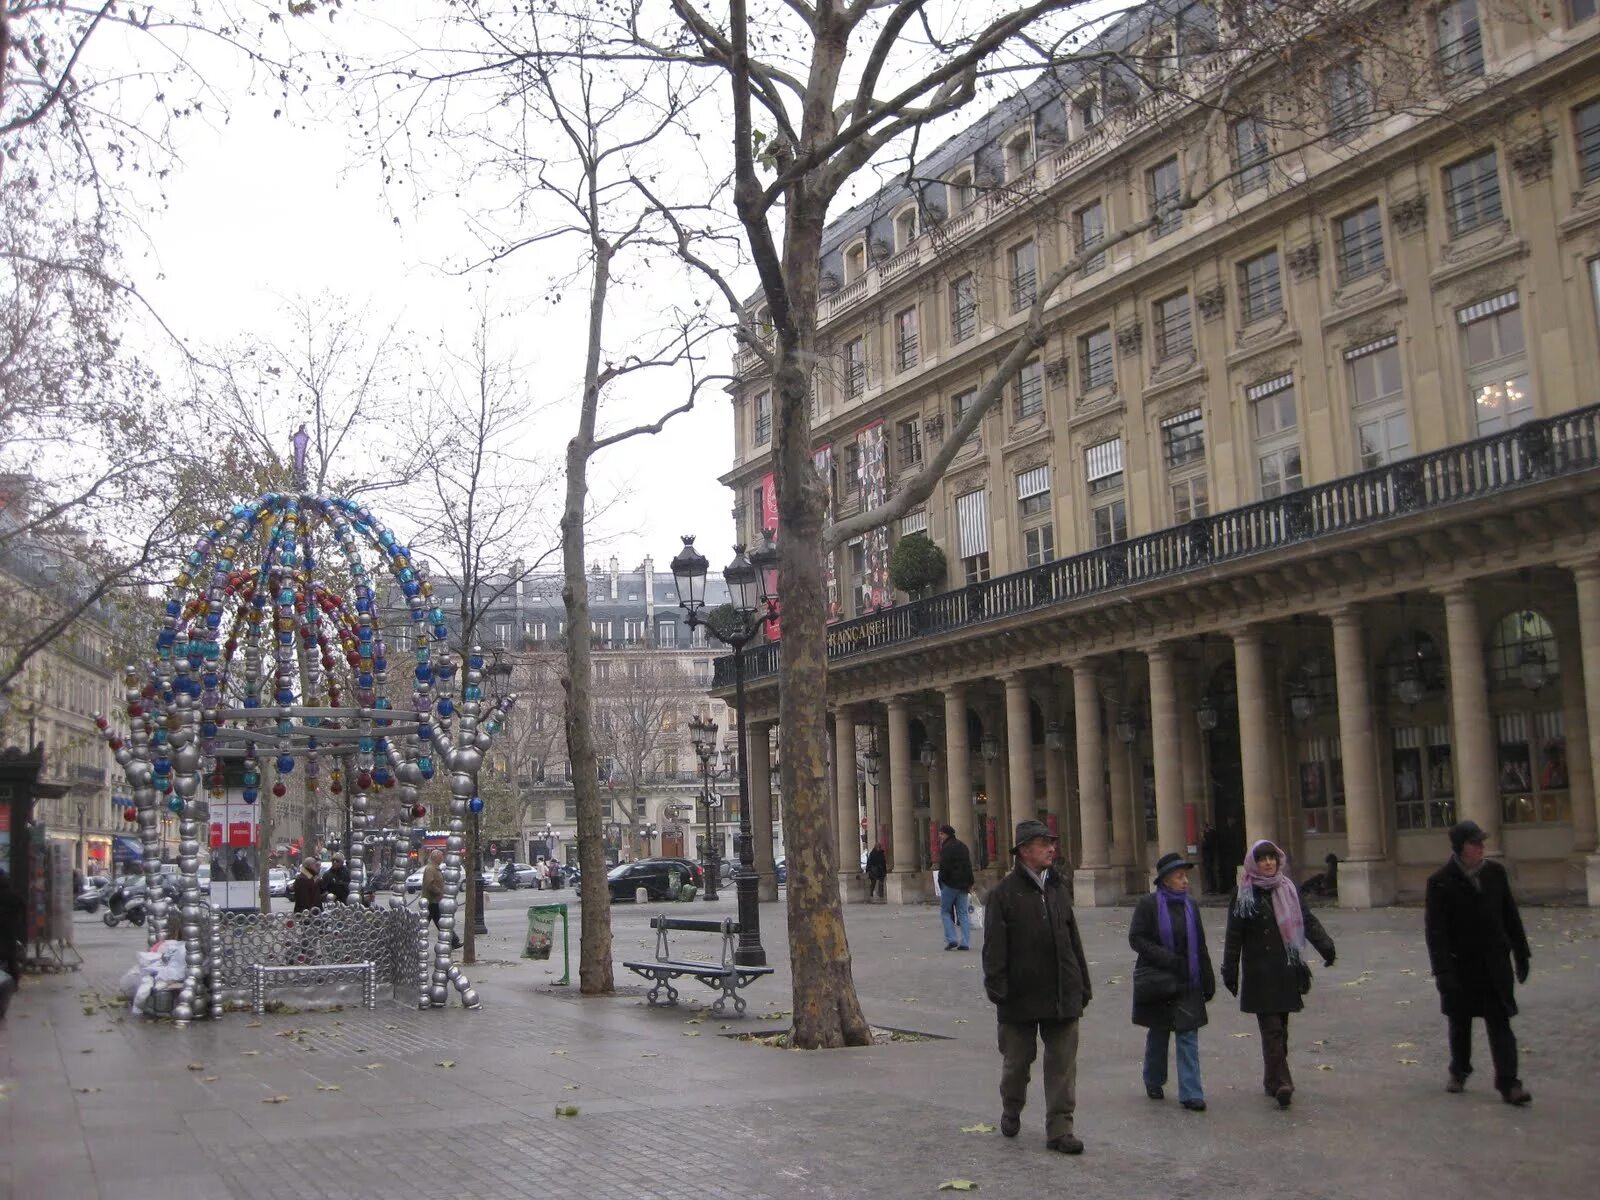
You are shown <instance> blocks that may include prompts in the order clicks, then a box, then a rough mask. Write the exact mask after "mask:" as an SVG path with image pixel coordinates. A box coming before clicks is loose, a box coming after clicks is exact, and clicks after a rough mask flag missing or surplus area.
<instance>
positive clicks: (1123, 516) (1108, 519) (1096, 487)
mask: <svg viewBox="0 0 1600 1200" xmlns="http://www.w3.org/2000/svg"><path fill="white" fill-rule="evenodd" d="M1084 466H1085V472H1084V477H1085V479H1086V480H1087V481H1088V485H1089V499H1090V503H1091V505H1092V506H1093V509H1092V513H1091V521H1092V523H1093V536H1094V544H1095V545H1096V546H1109V545H1111V544H1112V543H1113V542H1120V541H1125V540H1126V539H1127V536H1128V509H1127V502H1126V500H1125V499H1124V498H1123V495H1122V439H1121V438H1111V439H1110V440H1109V441H1104V442H1097V443H1096V444H1095V445H1093V446H1090V447H1089V448H1088V449H1087V450H1085V451H1084Z"/></svg>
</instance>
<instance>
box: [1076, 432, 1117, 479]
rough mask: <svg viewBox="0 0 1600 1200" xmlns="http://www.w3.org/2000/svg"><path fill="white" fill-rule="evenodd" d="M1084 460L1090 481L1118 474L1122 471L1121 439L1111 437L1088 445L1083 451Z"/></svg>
mask: <svg viewBox="0 0 1600 1200" xmlns="http://www.w3.org/2000/svg"><path fill="white" fill-rule="evenodd" d="M1084 461H1085V462H1086V464H1087V465H1088V468H1089V471H1088V478H1089V482H1090V483H1093V482H1095V481H1096V480H1097V479H1106V478H1109V477H1110V476H1112V475H1116V474H1119V473H1120V472H1121V471H1122V439H1121V438H1112V439H1111V440H1110V441H1106V442H1098V443H1096V444H1095V445H1093V446H1090V447H1089V449H1088V450H1086V451H1084Z"/></svg>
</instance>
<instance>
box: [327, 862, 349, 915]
mask: <svg viewBox="0 0 1600 1200" xmlns="http://www.w3.org/2000/svg"><path fill="white" fill-rule="evenodd" d="M321 888H322V893H323V895H325V896H327V897H328V898H329V899H332V900H337V901H338V902H339V903H340V904H349V903H350V868H349V867H347V866H345V865H344V855H343V854H340V853H339V852H338V851H337V850H335V851H334V852H333V861H332V862H331V863H329V864H328V869H327V870H326V871H325V872H323V875H322V882H321Z"/></svg>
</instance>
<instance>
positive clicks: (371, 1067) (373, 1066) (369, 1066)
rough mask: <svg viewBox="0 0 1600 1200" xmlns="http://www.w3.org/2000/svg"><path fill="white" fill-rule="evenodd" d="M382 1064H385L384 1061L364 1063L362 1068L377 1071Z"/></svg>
mask: <svg viewBox="0 0 1600 1200" xmlns="http://www.w3.org/2000/svg"><path fill="white" fill-rule="evenodd" d="M382 1066H383V1064H382V1063H364V1064H362V1067H361V1069H362V1070H363V1071H376V1070H378V1069H379V1068H380V1067H382Z"/></svg>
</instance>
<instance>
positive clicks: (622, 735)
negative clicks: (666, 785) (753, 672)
mask: <svg viewBox="0 0 1600 1200" xmlns="http://www.w3.org/2000/svg"><path fill="white" fill-rule="evenodd" d="M606 665H607V669H608V670H609V672H610V677H609V678H608V679H605V680H603V681H599V682H597V683H596V685H595V694H594V706H595V728H596V747H597V749H599V750H600V751H601V752H602V753H603V754H604V755H605V756H606V757H608V758H610V760H611V761H612V763H613V765H614V773H613V779H614V780H619V781H620V782H621V783H622V784H623V787H624V790H625V792H626V796H625V797H624V798H622V799H621V800H614V801H613V803H615V804H617V806H618V807H619V808H620V809H621V811H622V819H624V820H626V821H627V822H628V824H629V825H630V826H633V827H637V826H638V824H639V822H641V821H642V820H643V819H644V813H643V812H641V811H639V809H638V800H639V799H640V798H641V797H642V795H643V790H644V785H645V783H646V782H647V781H649V780H650V779H651V778H652V777H653V776H654V775H656V774H657V773H659V771H660V770H661V765H662V761H663V758H664V755H665V752H666V751H667V750H668V749H670V748H672V747H675V746H676V745H677V743H678V741H679V738H678V735H677V733H676V730H677V729H679V728H680V727H681V725H682V723H683V721H684V720H685V719H686V717H685V713H686V712H687V711H688V709H689V707H690V705H691V704H692V703H693V701H694V698H695V695H694V690H693V689H692V688H691V686H690V684H691V683H692V679H691V677H690V675H689V674H688V672H687V671H686V670H685V669H684V668H685V664H684V663H683V662H682V661H681V660H679V659H677V658H675V657H674V656H672V655H671V654H667V653H664V652H662V651H660V650H656V649H652V648H650V647H643V648H639V649H633V650H626V651H623V652H622V653H620V654H618V655H616V656H615V657H613V658H611V659H609V660H608V662H607V664H606Z"/></svg>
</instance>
